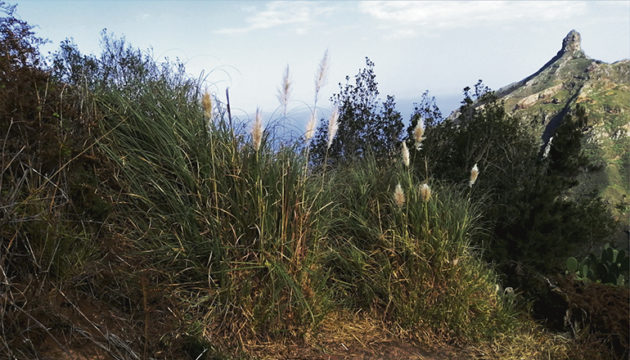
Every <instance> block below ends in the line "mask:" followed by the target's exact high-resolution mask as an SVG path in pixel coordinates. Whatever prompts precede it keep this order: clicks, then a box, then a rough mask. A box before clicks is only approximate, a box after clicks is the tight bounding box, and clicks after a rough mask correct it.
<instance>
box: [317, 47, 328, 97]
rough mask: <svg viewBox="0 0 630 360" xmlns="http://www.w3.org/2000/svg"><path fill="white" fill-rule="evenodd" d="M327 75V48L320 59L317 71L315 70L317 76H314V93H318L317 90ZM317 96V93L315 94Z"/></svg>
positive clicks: (322, 84) (324, 81)
mask: <svg viewBox="0 0 630 360" xmlns="http://www.w3.org/2000/svg"><path fill="white" fill-rule="evenodd" d="M327 77H328V50H326V52H325V53H324V57H323V58H322V61H321V62H320V63H319V71H317V76H316V77H315V94H318V93H319V90H320V89H321V88H322V86H324V84H325V83H326V78H327ZM315 96H317V95H315Z"/></svg>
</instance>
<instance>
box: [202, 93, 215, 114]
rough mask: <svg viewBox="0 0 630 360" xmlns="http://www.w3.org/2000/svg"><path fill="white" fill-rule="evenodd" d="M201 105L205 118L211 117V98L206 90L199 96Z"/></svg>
mask: <svg viewBox="0 0 630 360" xmlns="http://www.w3.org/2000/svg"><path fill="white" fill-rule="evenodd" d="M201 106H202V107H203V114H204V115H205V116H206V118H208V119H212V98H211V97H210V94H208V93H207V92H206V93H205V94H203V97H202V98H201Z"/></svg>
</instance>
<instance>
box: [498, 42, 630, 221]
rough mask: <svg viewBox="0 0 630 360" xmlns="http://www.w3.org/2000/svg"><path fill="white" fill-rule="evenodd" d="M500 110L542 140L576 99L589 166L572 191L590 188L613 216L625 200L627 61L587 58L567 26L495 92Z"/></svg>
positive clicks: (629, 125) (629, 107)
mask: <svg viewBox="0 0 630 360" xmlns="http://www.w3.org/2000/svg"><path fill="white" fill-rule="evenodd" d="M496 95H497V97H498V98H499V100H502V101H503V102H504V104H505V107H506V110H507V111H508V112H510V113H512V114H513V115H515V116H518V117H519V118H521V120H522V121H523V122H524V123H529V124H531V125H532V127H533V129H534V131H535V132H536V134H537V135H539V136H540V138H541V146H545V145H547V143H548V142H549V140H550V139H551V138H552V136H553V134H554V133H555V130H556V129H557V127H558V126H559V125H560V124H561V123H562V121H563V119H565V116H566V115H567V114H571V113H572V112H573V111H574V110H575V107H576V105H577V104H580V105H582V106H584V108H585V110H586V114H587V116H588V119H589V121H588V126H587V128H586V129H585V142H584V144H583V148H584V150H585V153H586V154H587V156H588V158H589V160H591V162H592V163H593V164H595V166H593V167H592V168H591V169H590V170H589V171H587V172H586V173H584V174H582V175H581V176H580V185H579V186H578V187H577V188H576V189H575V191H576V192H578V193H592V192H596V193H598V194H599V195H600V196H602V197H603V198H604V199H605V200H606V201H608V202H609V203H610V204H611V205H612V206H613V208H614V209H615V211H616V212H617V215H624V216H627V215H628V214H629V209H630V204H629V203H628V200H630V60H629V59H622V60H618V61H615V62H613V63H606V62H603V61H601V60H596V59H592V58H590V57H588V56H587V55H586V54H585V53H584V51H583V50H582V47H581V35H580V33H579V32H577V31H576V30H571V31H570V32H569V33H568V34H567V36H566V37H565V38H564V39H563V40H562V47H561V49H560V51H558V53H557V54H556V55H555V56H554V57H553V58H551V60H549V61H548V62H547V63H545V64H544V65H543V66H542V67H541V68H540V69H539V70H538V71H536V72H535V73H533V74H531V75H529V76H527V77H525V78H524V79H522V80H520V81H516V82H513V83H511V84H509V85H507V86H504V87H502V88H500V89H499V90H497V91H496Z"/></svg>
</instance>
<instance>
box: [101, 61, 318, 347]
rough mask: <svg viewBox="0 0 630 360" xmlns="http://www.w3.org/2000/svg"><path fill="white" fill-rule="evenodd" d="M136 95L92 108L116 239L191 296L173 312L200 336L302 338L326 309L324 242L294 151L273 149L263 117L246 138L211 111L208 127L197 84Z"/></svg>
mask: <svg viewBox="0 0 630 360" xmlns="http://www.w3.org/2000/svg"><path fill="white" fill-rule="evenodd" d="M164 76H166V77H168V76H169V75H168V73H165V74H164ZM133 87H134V88H135V89H139V92H138V95H137V96H136V97H135V99H134V100H133V101H130V100H129V99H128V97H127V96H125V94H124V92H119V91H117V90H108V91H104V92H102V93H101V94H100V95H99V100H98V101H99V103H100V106H101V108H102V109H105V113H104V114H103V121H102V122H101V125H102V132H103V133H106V134H108V136H107V138H106V139H105V140H104V141H103V142H102V143H101V148H102V150H103V151H104V152H105V153H107V154H108V156H109V157H110V159H111V160H112V161H114V162H115V163H116V164H117V169H116V173H115V174H114V176H115V177H116V179H117V181H118V183H119V184H120V186H121V188H122V190H121V191H122V194H123V196H124V198H125V200H124V203H125V205H124V206H125V210H124V212H121V215H122V217H123V219H121V222H120V226H121V228H120V229H119V230H120V232H121V233H123V234H125V236H126V237H127V238H128V239H129V242H130V243H132V244H133V246H132V248H133V251H135V253H136V254H137V255H136V257H138V258H140V259H144V263H145V266H147V267H151V268H152V269H153V270H155V271H158V272H159V273H161V274H162V276H164V277H165V278H167V279H168V281H169V282H170V283H172V284H180V285H181V284H186V285H185V286H183V285H182V286H179V287H178V288H179V291H180V293H181V298H180V300H182V301H183V299H187V300H186V301H187V302H188V305H189V306H190V308H189V311H188V314H189V315H188V316H190V314H196V315H195V316H198V317H199V318H200V319H202V323H203V324H204V325H205V326H206V327H207V329H214V330H217V331H222V332H226V333H229V334H237V333H238V334H240V335H242V336H246V337H247V336H249V337H253V336H257V335H258V334H269V335H271V336H273V335H286V334H289V335H297V334H298V333H300V332H301V331H303V329H308V328H309V327H310V326H314V325H315V324H317V322H318V321H319V320H320V319H321V318H322V316H323V314H324V313H325V310H326V306H327V305H326V296H327V295H326V289H325V288H324V280H325V277H324V276H323V272H322V271H321V269H320V268H321V267H319V266H318V261H319V259H318V256H319V255H318V251H317V246H318V244H317V242H318V239H320V238H321V237H322V234H321V233H320V230H319V228H318V225H317V223H316V222H315V212H316V210H317V206H318V205H317V204H318V202H317V200H316V197H315V195H314V194H315V192H314V191H313V190H312V189H313V187H312V186H310V184H309V183H308V182H307V181H305V177H304V171H305V170H304V169H305V162H304V159H303V157H301V156H300V155H299V152H298V151H297V149H296V148H292V147H280V148H275V149H273V148H272V145H271V143H272V141H273V140H272V139H271V138H270V135H269V132H268V131H266V130H264V129H263V127H262V119H261V115H260V113H257V115H256V121H255V122H254V125H253V127H252V131H251V135H250V133H249V132H248V131H247V129H246V128H248V127H247V126H245V124H241V125H239V126H237V127H236V128H234V129H233V128H231V127H230V125H229V122H228V121H227V120H226V119H225V116H224V115H225V112H224V111H222V109H221V108H220V107H218V106H215V108H216V109H217V110H216V111H215V112H214V113H212V114H211V116H209V114H207V111H208V110H207V108H208V107H207V106H206V107H205V109H204V107H203V106H201V105H200V104H201V100H202V95H201V94H200V92H199V86H198V84H197V83H196V82H194V81H190V80H186V81H182V82H174V81H172V79H171V78H164V79H160V78H158V79H148V80H146V81H144V82H142V83H141V84H134V86H133ZM205 103H208V101H207V100H206V101H205ZM214 103H218V101H214ZM204 111H205V112H206V114H204ZM309 187H310V188H309ZM197 320H199V319H197Z"/></svg>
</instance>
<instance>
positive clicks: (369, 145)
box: [311, 58, 403, 164]
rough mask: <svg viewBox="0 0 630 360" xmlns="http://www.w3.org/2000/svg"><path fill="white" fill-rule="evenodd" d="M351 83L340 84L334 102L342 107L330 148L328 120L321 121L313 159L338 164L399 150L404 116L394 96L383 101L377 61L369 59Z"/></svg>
mask: <svg viewBox="0 0 630 360" xmlns="http://www.w3.org/2000/svg"><path fill="white" fill-rule="evenodd" d="M365 63H366V68H364V69H361V70H360V71H359V73H358V74H357V75H355V77H354V84H350V77H349V76H346V84H345V85H342V84H341V83H339V93H337V94H334V95H333V96H332V97H331V101H332V102H333V104H334V105H335V106H337V108H338V110H339V120H338V123H339V130H338V131H337V134H336V136H335V137H334V139H333V141H332V143H331V146H330V148H328V121H322V123H321V125H320V127H319V128H318V129H317V133H316V135H315V138H314V140H313V144H312V149H311V151H312V161H313V162H314V163H315V164H322V163H323V162H324V161H326V160H329V161H330V162H331V163H333V164H334V163H339V162H344V161H348V160H351V159H352V158H362V157H364V156H366V155H367V154H372V155H374V156H376V157H377V158H385V157H391V156H392V155H393V154H394V153H396V152H397V149H398V146H399V144H400V137H401V135H402V134H401V133H402V129H403V122H402V116H401V115H400V113H399V112H398V111H397V110H396V108H395V107H396V103H395V100H394V97H393V96H387V99H386V100H385V101H384V102H382V103H380V104H379V102H380V100H379V98H378V95H379V91H378V83H377V82H376V80H375V79H376V75H375V74H374V63H373V62H372V61H371V60H370V59H368V58H366V59H365Z"/></svg>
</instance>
